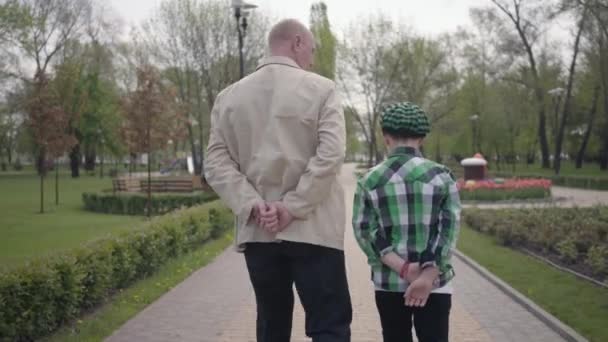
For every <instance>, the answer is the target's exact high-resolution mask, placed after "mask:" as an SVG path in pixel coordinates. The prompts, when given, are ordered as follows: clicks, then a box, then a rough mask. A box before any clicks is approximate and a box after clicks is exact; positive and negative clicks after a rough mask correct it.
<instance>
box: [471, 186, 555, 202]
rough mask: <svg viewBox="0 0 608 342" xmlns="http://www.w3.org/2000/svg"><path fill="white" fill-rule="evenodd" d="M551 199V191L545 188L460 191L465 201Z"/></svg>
mask: <svg viewBox="0 0 608 342" xmlns="http://www.w3.org/2000/svg"><path fill="white" fill-rule="evenodd" d="M550 197H551V190H548V189H543V188H529V189H513V190H506V189H477V190H471V191H467V190H463V191H460V199H461V200H463V201H481V202H496V201H510V200H530V199H544V198H550Z"/></svg>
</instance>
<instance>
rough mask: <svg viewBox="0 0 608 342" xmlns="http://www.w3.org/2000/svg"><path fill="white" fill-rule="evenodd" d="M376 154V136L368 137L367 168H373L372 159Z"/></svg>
mask: <svg viewBox="0 0 608 342" xmlns="http://www.w3.org/2000/svg"><path fill="white" fill-rule="evenodd" d="M375 154H376V135H375V134H372V135H371V136H370V140H369V144H368V145H367V166H368V167H373V166H374V158H375Z"/></svg>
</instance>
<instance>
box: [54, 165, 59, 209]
mask: <svg viewBox="0 0 608 342" xmlns="http://www.w3.org/2000/svg"><path fill="white" fill-rule="evenodd" d="M55 205H59V163H58V162H57V159H55Z"/></svg>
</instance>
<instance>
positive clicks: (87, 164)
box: [84, 146, 97, 172]
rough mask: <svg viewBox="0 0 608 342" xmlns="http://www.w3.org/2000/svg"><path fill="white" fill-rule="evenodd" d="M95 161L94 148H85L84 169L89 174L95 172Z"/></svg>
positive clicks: (95, 153)
mask: <svg viewBox="0 0 608 342" xmlns="http://www.w3.org/2000/svg"><path fill="white" fill-rule="evenodd" d="M96 159H97V150H96V149H95V147H92V146H91V147H88V148H85V152H84V169H85V170H87V171H90V172H94V171H95V161H96Z"/></svg>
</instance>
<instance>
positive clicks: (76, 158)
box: [70, 144, 80, 178]
mask: <svg viewBox="0 0 608 342" xmlns="http://www.w3.org/2000/svg"><path fill="white" fill-rule="evenodd" d="M70 169H71V170H72V178H78V177H80V144H77V145H76V146H74V147H73V148H72V150H71V151H70Z"/></svg>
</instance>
